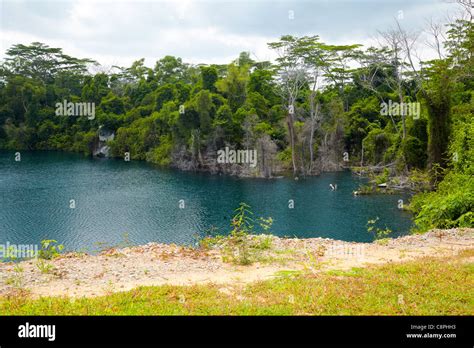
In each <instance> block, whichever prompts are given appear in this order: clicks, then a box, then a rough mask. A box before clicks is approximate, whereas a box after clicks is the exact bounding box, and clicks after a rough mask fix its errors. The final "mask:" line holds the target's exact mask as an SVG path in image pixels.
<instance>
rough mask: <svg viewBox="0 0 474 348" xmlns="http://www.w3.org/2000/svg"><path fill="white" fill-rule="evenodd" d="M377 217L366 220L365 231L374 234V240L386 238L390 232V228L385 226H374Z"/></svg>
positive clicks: (377, 219)
mask: <svg viewBox="0 0 474 348" xmlns="http://www.w3.org/2000/svg"><path fill="white" fill-rule="evenodd" d="M377 221H379V218H378V217H376V218H375V219H371V220H369V221H367V232H369V233H371V234H372V235H373V236H374V239H375V240H379V239H386V238H387V236H388V235H390V234H391V233H392V230H391V229H389V228H388V227H387V226H385V229H381V228H379V227H378V226H376V224H377Z"/></svg>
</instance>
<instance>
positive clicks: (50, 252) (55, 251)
mask: <svg viewBox="0 0 474 348" xmlns="http://www.w3.org/2000/svg"><path fill="white" fill-rule="evenodd" d="M63 249H64V245H62V244H58V242H57V241H56V240H54V239H44V240H42V241H41V249H40V251H39V252H38V257H39V258H40V259H44V260H51V259H54V258H55V257H58V256H59V255H60V254H61V252H62V251H63Z"/></svg>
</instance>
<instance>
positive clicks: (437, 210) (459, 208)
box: [410, 172, 474, 232]
mask: <svg viewBox="0 0 474 348" xmlns="http://www.w3.org/2000/svg"><path fill="white" fill-rule="evenodd" d="M410 209H411V210H412V211H413V212H414V213H415V224H416V227H415V231H417V232H425V231H428V230H429V229H432V228H453V227H474V223H473V222H474V219H473V210H474V177H472V176H470V175H467V174H459V173H454V172H450V173H448V174H447V175H446V177H445V178H444V180H443V181H442V182H441V183H440V184H439V186H438V190H437V191H436V192H430V193H421V194H418V195H416V196H414V197H413V199H412V201H411V202H410Z"/></svg>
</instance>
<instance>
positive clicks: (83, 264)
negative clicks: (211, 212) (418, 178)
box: [0, 229, 474, 297]
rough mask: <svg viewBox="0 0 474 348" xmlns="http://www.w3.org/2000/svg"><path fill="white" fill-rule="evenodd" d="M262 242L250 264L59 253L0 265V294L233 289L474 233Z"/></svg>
mask: <svg viewBox="0 0 474 348" xmlns="http://www.w3.org/2000/svg"><path fill="white" fill-rule="evenodd" d="M256 238H264V237H256ZM266 238H271V239H272V243H271V247H270V248H269V249H265V250H261V251H259V252H258V258H257V259H256V262H254V263H253V264H251V265H248V266H241V265H235V264H232V263H228V262H224V261H223V260H222V257H221V255H222V252H221V250H220V249H219V248H215V249H211V250H200V249H191V248H186V247H181V246H176V245H167V244H158V243H149V244H146V245H141V246H134V247H128V248H123V249H110V250H108V251H105V252H103V253H101V254H99V255H86V254H74V253H69V254H64V255H61V256H60V257H58V258H56V259H54V260H51V261H42V262H43V263H45V264H47V265H50V266H49V268H50V269H49V270H48V271H43V272H41V271H40V268H39V267H38V263H39V262H41V261H40V260H36V259H32V260H27V261H22V262H20V263H19V264H17V265H16V267H15V264H13V263H0V294H2V295H8V294H12V293H15V291H18V289H22V290H27V291H29V292H30V294H31V295H32V296H48V295H49V296H70V297H82V296H86V297H90V296H99V295H104V294H108V293H111V292H116V291H125V290H130V289H133V288H135V287H137V286H146V285H164V284H172V285H192V284H199V283H215V284H223V285H225V284H231V285H240V284H245V283H248V282H254V281H259V280H265V279H270V278H272V277H275V276H276V275H277V274H278V272H279V271H288V270H295V271H302V270H306V271H310V272H314V273H317V272H322V271H326V270H330V269H350V268H352V267H364V266H367V265H370V264H381V263H387V262H401V261H405V260H410V259H414V258H419V257H424V256H433V257H441V256H449V255H455V254H457V253H459V251H461V250H465V249H474V229H451V230H433V231H430V232H428V233H426V234H423V235H410V236H405V237H400V238H396V239H389V240H385V241H381V242H375V243H351V242H344V241H338V240H332V239H327V238H310V239H294V238H292V239H283V238H278V237H274V236H269V237H266ZM19 268H20V270H19Z"/></svg>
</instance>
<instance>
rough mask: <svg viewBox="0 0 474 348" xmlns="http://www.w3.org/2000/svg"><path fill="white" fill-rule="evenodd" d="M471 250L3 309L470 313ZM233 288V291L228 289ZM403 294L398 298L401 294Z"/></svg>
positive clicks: (1, 308) (19, 301)
mask: <svg viewBox="0 0 474 348" xmlns="http://www.w3.org/2000/svg"><path fill="white" fill-rule="evenodd" d="M472 256H473V252H472V251H469V252H465V253H463V254H461V255H459V256H455V257H451V258H446V259H420V260H418V261H412V262H408V263H401V264H387V265H384V266H377V267H370V268H366V269H362V268H357V269H352V270H349V271H329V272H321V273H320V274H318V275H317V276H310V275H301V274H298V273H293V272H292V273H289V274H288V275H285V273H284V272H282V274H280V276H279V277H277V278H276V279H274V280H270V281H264V282H259V283H254V284H251V285H248V286H247V287H245V288H232V286H230V285H229V286H227V289H228V291H226V292H221V291H219V288H220V287H222V285H221V286H217V285H196V286H159V287H141V288H137V289H134V290H132V291H128V292H122V293H115V294H110V295H107V296H102V297H97V298H89V299H86V298H82V299H76V300H72V299H68V298H51V297H44V298H40V299H31V298H29V297H27V296H11V297H9V298H7V297H4V298H1V299H0V314H1V315H227V314H233V315H472V314H474V312H473V308H474V293H473V291H472V289H473V288H474V268H473V264H472V263H468V262H466V261H467V258H468V257H472ZM229 291H230V292H229ZM400 298H402V299H403V300H402V301H401V300H400Z"/></svg>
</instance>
